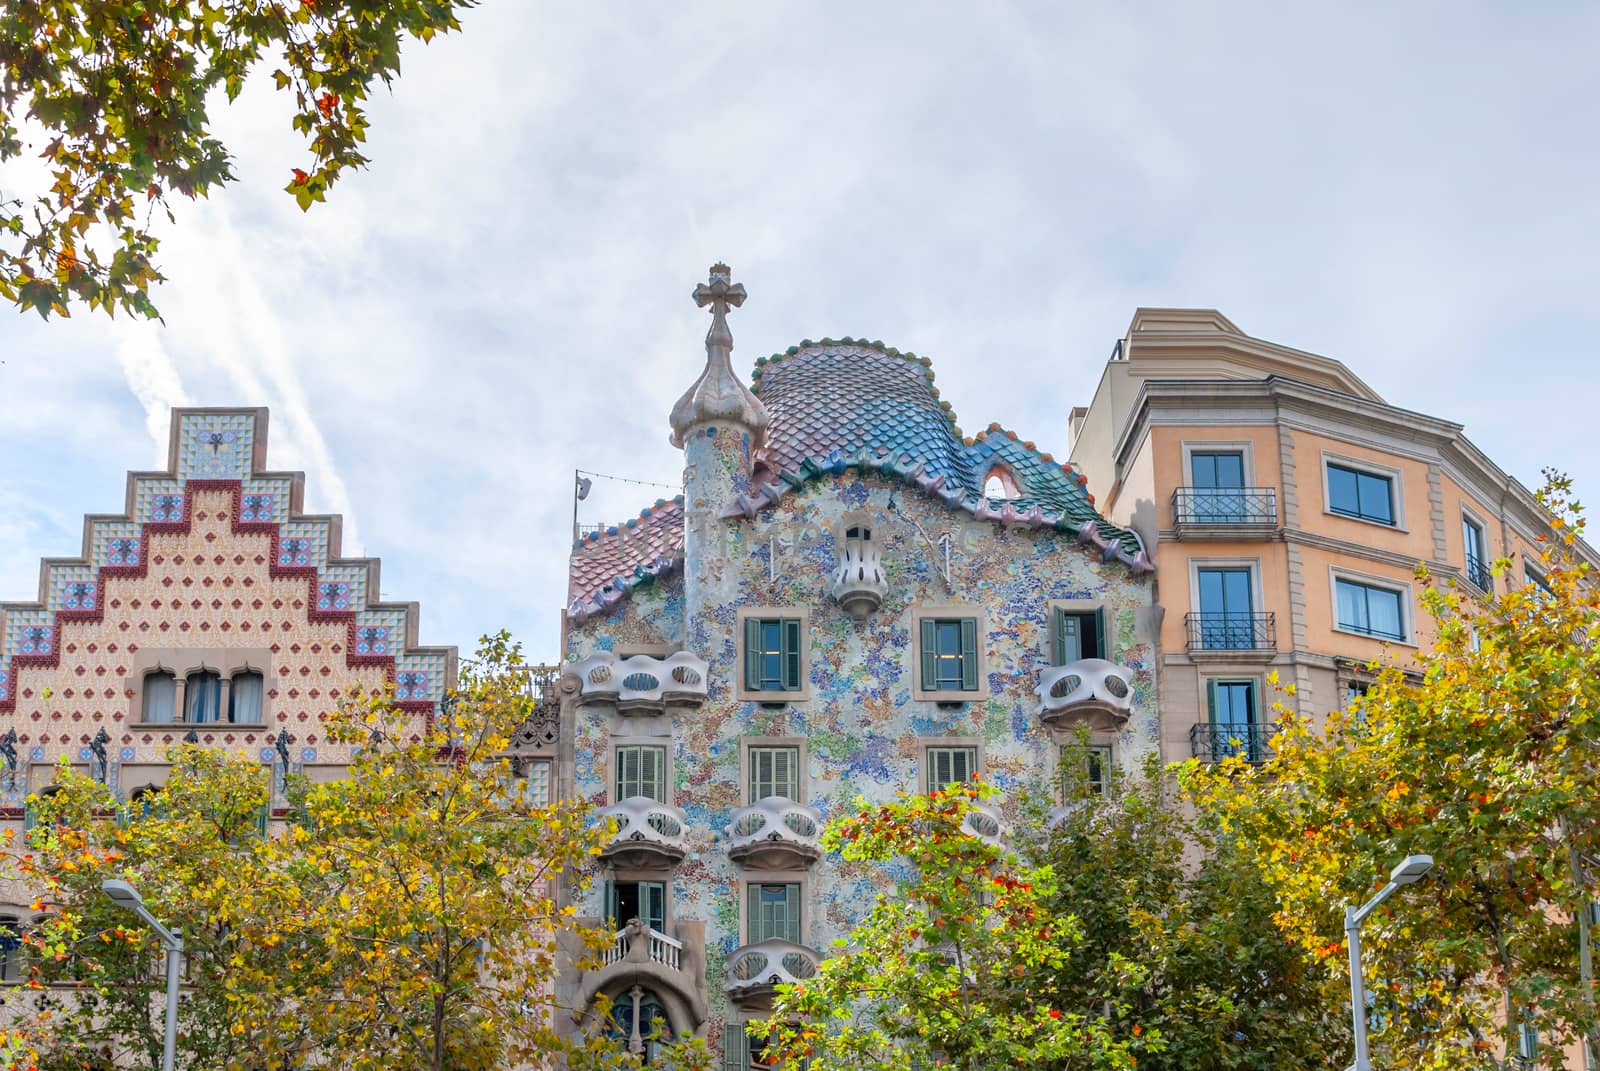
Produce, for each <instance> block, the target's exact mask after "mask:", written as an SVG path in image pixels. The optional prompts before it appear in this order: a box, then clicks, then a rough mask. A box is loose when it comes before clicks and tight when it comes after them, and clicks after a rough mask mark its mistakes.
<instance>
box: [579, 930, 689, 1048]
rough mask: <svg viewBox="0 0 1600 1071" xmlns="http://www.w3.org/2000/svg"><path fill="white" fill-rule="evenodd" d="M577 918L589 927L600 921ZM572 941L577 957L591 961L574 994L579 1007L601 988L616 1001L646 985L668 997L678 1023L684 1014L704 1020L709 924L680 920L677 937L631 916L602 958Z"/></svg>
mask: <svg viewBox="0 0 1600 1071" xmlns="http://www.w3.org/2000/svg"><path fill="white" fill-rule="evenodd" d="M577 922H578V924H579V926H580V927H588V926H593V925H598V924H599V923H600V920H599V919H591V918H581V919H578V920H577ZM569 943H570V944H571V947H570V948H569V949H568V954H569V955H570V956H571V957H572V959H574V960H588V966H586V967H585V969H584V970H583V972H582V975H581V976H580V979H579V983H578V988H577V993H576V994H575V999H576V1005H575V1006H576V1007H580V1008H587V1007H589V1006H590V1002H591V1001H593V1000H594V998H595V997H596V996H597V995H599V994H601V993H605V994H608V995H610V996H611V997H612V998H613V1000H618V999H626V993H627V990H628V989H629V988H630V987H632V986H643V987H644V988H646V989H648V990H650V991H652V992H654V993H655V994H656V995H657V996H659V997H661V998H662V999H663V1000H665V1001H666V1002H667V1004H668V1008H669V1012H671V1014H672V1016H673V1019H674V1021H675V1022H677V1021H679V1020H680V1019H681V1020H682V1021H683V1022H684V1023H685V1024H686V1025H687V1026H689V1027H698V1026H699V1025H700V1024H701V1023H703V1022H704V1021H705V1018H706V1012H707V1003H708V1001H707V998H708V994H707V993H706V979H705V924H704V923H701V922H687V923H686V922H679V923H678V924H677V936H676V937H671V936H668V935H667V934H665V933H662V932H661V931H660V930H657V929H655V928H654V927H652V926H650V925H649V924H648V923H646V922H645V921H644V920H642V919H637V918H634V919H629V920H628V922H627V924H626V925H625V926H623V928H622V929H620V930H617V931H616V933H615V936H614V937H613V939H612V942H611V944H610V945H609V946H607V947H606V948H605V949H604V950H602V951H601V952H600V954H599V956H598V957H595V956H594V955H593V953H591V952H589V951H587V950H586V949H584V948H582V947H580V946H579V945H578V944H577V943H575V942H571V941H569ZM619 995H620V996H619ZM680 1012H681V1015H680Z"/></svg>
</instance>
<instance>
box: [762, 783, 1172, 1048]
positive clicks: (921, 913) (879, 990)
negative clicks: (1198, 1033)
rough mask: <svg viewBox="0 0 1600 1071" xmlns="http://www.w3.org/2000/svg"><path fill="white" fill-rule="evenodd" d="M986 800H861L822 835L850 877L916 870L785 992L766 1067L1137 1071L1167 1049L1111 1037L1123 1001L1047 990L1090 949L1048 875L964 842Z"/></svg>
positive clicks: (1131, 976)
mask: <svg viewBox="0 0 1600 1071" xmlns="http://www.w3.org/2000/svg"><path fill="white" fill-rule="evenodd" d="M989 794H992V790H991V789H988V788H987V787H984V786H980V785H952V786H950V787H949V788H948V789H946V790H944V791H936V792H932V793H929V794H927V795H921V796H902V797H901V798H899V799H898V800H896V801H895V802H892V803H886V804H863V805H862V806H861V807H860V808H859V809H858V810H857V811H856V812H855V813H853V814H849V815H846V816H844V817H843V818H841V819H839V820H836V821H834V822H832V823H830V824H829V827H828V829H827V830H826V832H825V833H824V837H823V843H824V845H825V846H826V847H827V848H828V849H829V850H830V851H837V852H839V853H840V854H841V855H842V856H843V858H844V860H845V862H846V865H850V864H868V865H873V866H883V865H888V864H897V863H903V864H905V865H908V866H909V867H910V868H911V871H910V873H909V874H908V876H907V878H906V880H905V881H904V882H903V883H902V884H901V886H900V887H899V888H898V889H897V890H896V892H895V894H894V895H893V896H887V895H885V896H880V897H879V898H878V900H877V902H876V904H875V905H874V906H873V908H872V910H871V911H870V912H869V913H868V915H867V917H866V918H865V919H864V920H863V921H862V922H861V924H860V925H858V926H857V927H856V928H855V930H854V931H853V932H852V933H851V934H850V936H849V938H848V939H843V940H841V941H840V942H838V947H837V948H836V949H835V950H833V952H832V954H831V955H830V956H829V958H827V959H826V960H824V961H823V963H822V964H821V966H820V967H819V968H818V971H817V973H816V975H815V977H813V978H812V979H810V980H808V981H806V982H804V983H802V984H799V985H794V986H787V987H779V988H780V992H779V994H778V997H777V998H776V1001H775V1004H774V1010H773V1014H772V1016H771V1018H770V1019H769V1020H768V1021H767V1022H766V1023H764V1024H762V1025H761V1027H760V1028H759V1029H760V1031H762V1032H763V1033H766V1034H768V1035H769V1036H770V1042H769V1050H768V1051H769V1052H771V1053H773V1057H772V1058H773V1059H775V1060H779V1061H784V1062H785V1066H790V1067H795V1066H798V1064H799V1062H800V1061H801V1060H803V1059H806V1058H809V1059H810V1061H811V1062H810V1067H811V1068H812V1071H836V1069H837V1071H845V1069H848V1071H891V1069H895V1071H908V1069H911V1068H921V1067H934V1066H942V1067H949V1068H956V1069H966V1071H980V1069H982V1071H988V1069H991V1068H997V1067H1016V1066H1019V1065H1021V1066H1029V1067H1054V1066H1064V1061H1066V1060H1067V1059H1069V1058H1074V1057H1079V1056H1081V1058H1082V1059H1083V1060H1084V1061H1086V1062H1085V1063H1084V1064H1083V1065H1082V1066H1085V1067H1092V1068H1095V1069H1097V1071H1110V1069H1123V1068H1131V1067H1134V1066H1136V1060H1137V1055H1136V1054H1138V1053H1140V1052H1146V1051H1154V1050H1157V1049H1159V1048H1160V1046H1161V1044H1162V1042H1161V1038H1160V1036H1159V1035H1158V1033H1157V1032H1156V1031H1154V1030H1150V1031H1143V1032H1137V1033H1136V1032H1133V1031H1132V1030H1119V1029H1118V1025H1117V1024H1119V1023H1120V1022H1122V1020H1123V1019H1124V1017H1125V1016H1126V1015H1127V1014H1128V1012H1129V1006H1128V1004H1127V1003H1126V1001H1125V1000H1124V999H1123V998H1122V996H1121V993H1120V992H1119V993H1115V994H1112V995H1111V996H1109V997H1108V1003H1106V1004H1103V1005H1100V1006H1096V1007H1094V1008H1084V1007H1081V1006H1075V1005H1074V1004H1073V1002H1072V1001H1071V999H1070V997H1069V995H1068V994H1067V993H1065V992H1063V991H1062V990H1061V989H1060V988H1059V987H1058V986H1057V985H1056V984H1055V981H1054V976H1055V974H1056V973H1058V972H1059V971H1060V970H1061V969H1062V968H1063V967H1064V966H1065V963H1066V959H1067V957H1068V955H1069V954H1070V950H1071V949H1073V948H1075V947H1077V946H1078V945H1079V944H1080V943H1081V942H1082V940H1083V931H1082V927H1081V926H1080V925H1079V923H1078V921H1077V919H1076V918H1074V917H1073V916H1072V915H1070V914H1066V913H1061V912H1058V911H1056V910H1053V909H1052V904H1053V902H1054V900H1055V897H1056V886H1055V881H1054V877H1053V876H1052V874H1051V872H1050V870H1049V868H1047V867H1031V866H1028V865H1026V864H1024V863H1023V862H1021V861H1020V860H1019V859H1018V858H1017V857H1016V856H1015V855H1012V854H1010V853H1008V852H1006V851H1005V850H1004V849H1002V848H1000V847H998V846H996V845H994V844H992V843H989V842H986V841H984V840H980V839H978V838H976V837H973V836H971V835H969V834H968V833H967V832H966V830H964V829H963V822H964V821H965V819H966V817H967V813H968V811H969V810H970V809H971V808H972V806H973V805H974V803H975V802H976V801H977V800H979V799H980V798H981V797H982V796H984V795H989ZM1116 973H1117V975H1118V984H1117V985H1116V986H1115V987H1114V988H1116V989H1118V990H1120V991H1132V990H1134V989H1136V988H1137V987H1138V986H1139V985H1140V984H1141V983H1142V981H1143V977H1144V975H1143V971H1142V969H1141V968H1140V967H1139V966H1138V965H1137V964H1135V963H1132V962H1120V963H1118V964H1117V965H1116Z"/></svg>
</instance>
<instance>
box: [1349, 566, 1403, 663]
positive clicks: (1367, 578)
mask: <svg viewBox="0 0 1600 1071" xmlns="http://www.w3.org/2000/svg"><path fill="white" fill-rule="evenodd" d="M1340 580H1344V581H1348V582H1349V583H1352V584H1360V585H1361V586H1363V587H1368V588H1379V589H1382V590H1385V591H1392V592H1395V593H1396V594H1398V595H1399V596H1400V631H1401V633H1403V634H1404V637H1405V638H1404V639H1399V640H1396V639H1391V638H1390V637H1388V636H1373V635H1370V634H1368V633H1365V632H1357V631H1355V630H1354V629H1348V628H1345V627H1344V626H1343V625H1341V624H1339V585H1338V581H1340ZM1414 600H1415V595H1414V594H1413V592H1412V590H1411V585H1410V584H1409V583H1408V582H1406V581H1404V580H1395V579H1393V578H1391V577H1387V576H1374V575H1372V574H1371V573H1358V572H1356V571H1355V570H1353V569H1345V568H1342V567H1340V566H1337V565H1330V566H1328V613H1329V615H1330V617H1331V618H1332V619H1333V621H1332V623H1333V631H1335V632H1337V633H1339V634H1340V635H1341V636H1357V637H1359V638H1361V639H1363V640H1371V641H1372V642H1373V643H1394V644H1399V645H1400V646H1402V647H1415V646H1417V611H1416V606H1415V601H1414Z"/></svg>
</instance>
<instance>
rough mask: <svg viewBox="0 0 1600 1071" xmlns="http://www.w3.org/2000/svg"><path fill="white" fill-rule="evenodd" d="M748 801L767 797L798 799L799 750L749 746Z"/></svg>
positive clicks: (794, 748) (752, 801)
mask: <svg viewBox="0 0 1600 1071" xmlns="http://www.w3.org/2000/svg"><path fill="white" fill-rule="evenodd" d="M748 754H749V760H748V761H749V764H750V781H749V789H750V797H749V798H750V802H751V803H755V802H756V801H758V800H764V799H766V798H767V797H768V796H781V797H783V798H784V799H786V800H796V801H798V800H799V799H800V749H799V748H798V747H768V746H762V747H752V748H750V749H749V752H748Z"/></svg>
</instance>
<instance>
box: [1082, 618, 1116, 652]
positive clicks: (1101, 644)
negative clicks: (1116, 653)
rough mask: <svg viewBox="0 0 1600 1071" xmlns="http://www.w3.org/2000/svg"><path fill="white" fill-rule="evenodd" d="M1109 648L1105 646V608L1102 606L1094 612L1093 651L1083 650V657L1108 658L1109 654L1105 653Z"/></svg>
mask: <svg viewBox="0 0 1600 1071" xmlns="http://www.w3.org/2000/svg"><path fill="white" fill-rule="evenodd" d="M1109 650H1111V648H1110V647H1108V646H1106V610H1105V607H1103V606H1102V607H1100V609H1098V610H1096V611H1095V612H1094V652H1093V653H1092V654H1091V653H1088V652H1085V654H1084V657H1085V658H1110V657H1111V656H1110V655H1109V654H1107V653H1106V652H1108V651H1109Z"/></svg>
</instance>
